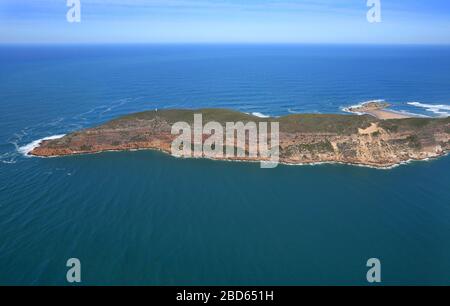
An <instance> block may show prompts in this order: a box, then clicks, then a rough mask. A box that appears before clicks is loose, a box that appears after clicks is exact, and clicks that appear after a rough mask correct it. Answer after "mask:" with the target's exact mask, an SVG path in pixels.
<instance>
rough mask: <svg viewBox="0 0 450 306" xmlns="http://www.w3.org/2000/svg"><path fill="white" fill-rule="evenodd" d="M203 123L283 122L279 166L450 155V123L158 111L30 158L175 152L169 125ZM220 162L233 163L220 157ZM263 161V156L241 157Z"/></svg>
mask: <svg viewBox="0 0 450 306" xmlns="http://www.w3.org/2000/svg"><path fill="white" fill-rule="evenodd" d="M198 113H201V114H202V115H203V118H204V121H205V122H206V121H217V122H219V123H225V122H230V121H231V122H237V121H241V122H244V123H245V122H250V121H252V122H261V121H266V122H270V121H276V122H279V129H280V133H279V155H280V156H279V161H280V162H281V163H288V164H304V163H320V162H339V163H349V164H358V165H366V166H373V167H380V168H385V167H391V166H394V165H397V164H400V163H403V162H406V161H410V160H424V159H428V158H435V157H439V156H442V155H444V154H445V153H447V152H448V151H449V150H450V118H401V119H388V120H382V119H379V118H377V117H375V116H371V115H340V114H295V115H288V116H282V117H277V118H260V117H257V116H253V115H249V114H245V113H240V112H236V111H232V110H227V109H198V110H159V111H147V112H141V113H136V114H130V115H126V116H123V117H120V118H117V119H115V120H112V121H109V122H106V123H105V124H103V125H100V126H97V127H93V128H88V129H84V130H80V131H76V132H73V133H70V134H67V135H65V136H64V137H62V138H60V139H51V140H44V141H42V142H41V143H40V145H39V146H38V147H36V148H34V149H33V150H32V151H31V152H30V154H31V155H34V156H42V157H52V156H63V155H74V154H87V153H97V152H102V151H118V150H139V149H157V150H161V151H164V152H167V153H170V151H171V144H172V141H173V140H174V139H175V137H176V135H172V133H171V126H172V125H173V124H174V123H175V122H180V121H184V122H188V123H189V122H192V121H193V118H194V114H198ZM218 159H235V158H226V157H224V158H221V157H219V158H218ZM240 159H244V160H254V161H258V160H261V158H260V157H255V158H249V157H246V158H240Z"/></svg>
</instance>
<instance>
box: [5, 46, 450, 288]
mask: <svg viewBox="0 0 450 306" xmlns="http://www.w3.org/2000/svg"><path fill="white" fill-rule="evenodd" d="M449 71H450V47H443V46H360V45H346V46H339V45H176V44H174V45H84V46H83V45H65V46H62V45H46V46H44V45H43V46H38V45H2V46H0V284H3V285H17V284H23V285H37V284H47V285H65V284H68V283H67V281H66V272H67V270H68V267H66V261H67V260H68V259H69V258H78V259H79V260H80V262H81V266H82V269H81V271H82V284H86V285H118V284H126V285H333V284H336V285H365V284H367V280H366V272H367V270H368V269H369V268H368V267H367V266H366V262H367V260H368V259H369V258H378V259H379V260H380V262H381V265H382V284H386V285H416V284H425V285H443V284H447V285H448V284H449V283H450V243H449V241H450V188H449V185H450V171H449V170H450V157H448V156H447V157H443V158H440V159H437V160H430V161H423V162H413V163H409V164H406V165H401V166H399V167H396V168H393V169H390V170H379V169H372V168H364V167H356V166H349V165H331V164H328V165H327V164H324V165H308V166H306V165H305V166H287V165H280V166H278V167H277V168H275V169H261V168H260V167H259V164H257V163H243V162H226V161H211V160H198V159H176V158H173V157H171V156H167V155H165V154H163V153H160V152H155V151H137V152H107V153H101V154H93V155H84V156H72V157H60V158H47V159H43V158H35V157H27V156H25V155H24V154H23V153H24V152H25V151H26V149H27V148H29V147H30V146H31V145H32V144H33V142H36V141H37V140H39V139H42V138H45V137H52V136H55V135H61V134H66V133H69V132H71V131H75V130H78V129H82V128H87V127H92V126H95V125H99V124H101V123H103V122H105V121H108V120H110V119H112V118H116V117H118V116H120V115H123V114H128V113H132V112H138V111H144V110H153V109H163V108H201V107H221V108H231V109H235V110H239V111H243V112H248V113H254V114H256V115H259V116H267V115H270V116H280V115H286V114H290V113H342V114H344V113H345V112H344V110H343V109H344V108H345V107H348V106H350V105H355V104H359V103H362V102H364V101H368V100H378V99H381V100H385V101H387V102H389V103H391V104H392V107H391V108H392V109H393V110H395V111H399V112H406V113H413V114H416V115H419V116H428V117H439V116H448V115H449V114H450V86H449V84H450V74H449V73H448V72H449Z"/></svg>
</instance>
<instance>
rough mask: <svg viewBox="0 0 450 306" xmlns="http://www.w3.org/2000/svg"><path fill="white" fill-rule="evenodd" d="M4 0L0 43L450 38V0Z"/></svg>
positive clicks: (425, 41) (343, 41)
mask: <svg viewBox="0 0 450 306" xmlns="http://www.w3.org/2000/svg"><path fill="white" fill-rule="evenodd" d="M80 3H81V22H79V23H69V22H68V21H67V19H66V14H67V12H68V10H69V7H68V6H67V0H0V43H330V44H348V43H352V44H353V43H356V44H450V1H449V0H380V3H381V22H379V23H369V22H368V21H367V18H366V14H367V12H368V10H369V9H370V8H369V7H368V6H367V0H279V1H277V0H80Z"/></svg>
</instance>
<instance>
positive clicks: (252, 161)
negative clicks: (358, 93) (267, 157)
mask: <svg viewBox="0 0 450 306" xmlns="http://www.w3.org/2000/svg"><path fill="white" fill-rule="evenodd" d="M54 136H55V137H56V136H59V135H54ZM49 137H53V136H49ZM56 139H57V138H56ZM36 141H39V140H36ZM36 141H34V142H36ZM40 141H41V142H42V141H43V139H40ZM34 142H32V143H34ZM37 147H39V145H38V146H37ZM138 151H154V152H160V153H163V154H165V155H167V156H169V157H172V158H177V159H206V160H212V161H217V162H238V163H260V162H261V160H258V159H253V160H252V159H242V158H213V157H207V156H201V157H197V156H190V157H185V156H175V155H172V154H171V153H170V152H169V151H167V150H164V149H162V148H139V149H117V150H99V151H96V152H73V153H71V154H70V155H68V154H66V155H52V156H39V155H33V154H30V152H28V153H21V152H20V153H21V154H22V155H23V156H24V157H29V158H42V159H47V158H64V157H72V156H73V157H75V156H83V155H94V154H101V153H117V152H138ZM449 154H450V151H444V152H443V153H442V154H440V155H437V156H432V157H427V158H423V159H413V158H411V159H408V160H405V161H401V162H398V163H395V164H392V165H386V166H383V165H375V164H364V163H355V162H342V161H319V162H299V163H294V162H288V161H281V160H280V161H279V162H278V164H280V165H284V166H300V167H301V166H312V167H313V166H321V165H346V166H353V167H361V168H370V169H376V170H391V169H394V168H397V167H400V166H403V165H408V164H411V163H414V162H428V161H430V162H431V161H434V160H437V159H439V158H441V157H445V156H448V155H449Z"/></svg>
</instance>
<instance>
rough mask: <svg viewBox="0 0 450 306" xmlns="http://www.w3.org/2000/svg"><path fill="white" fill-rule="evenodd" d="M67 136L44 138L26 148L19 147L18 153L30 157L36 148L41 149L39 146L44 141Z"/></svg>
mask: <svg viewBox="0 0 450 306" xmlns="http://www.w3.org/2000/svg"><path fill="white" fill-rule="evenodd" d="M65 135H66V134H61V135H53V136H49V137H44V138H41V139H38V140H35V141H32V142H30V143H29V144H26V145H24V146H21V147H18V148H17V151H18V152H19V153H21V154H23V155H25V156H29V155H28V154H29V153H30V152H31V151H33V150H34V149H35V148H37V147H39V145H40V144H41V143H42V142H43V141H44V140H54V139H59V138H62V137H64V136H65Z"/></svg>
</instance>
